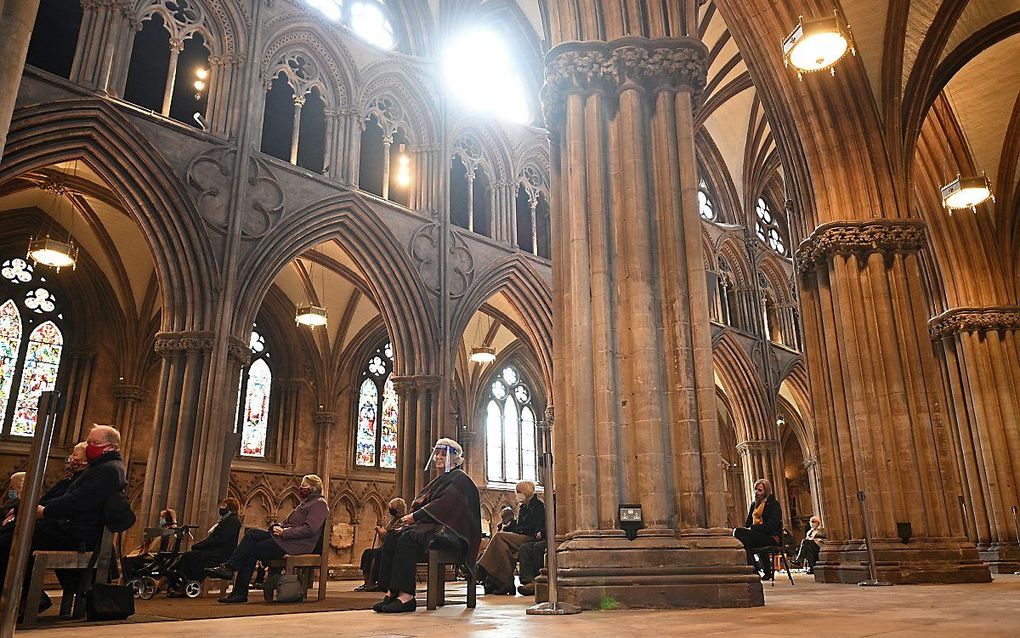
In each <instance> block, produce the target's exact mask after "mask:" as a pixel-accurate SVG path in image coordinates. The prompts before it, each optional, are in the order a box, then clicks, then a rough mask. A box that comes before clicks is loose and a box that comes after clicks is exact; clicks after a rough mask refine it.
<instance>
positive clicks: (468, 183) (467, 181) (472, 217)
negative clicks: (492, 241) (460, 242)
mask: <svg viewBox="0 0 1020 638" xmlns="http://www.w3.org/2000/svg"><path fill="white" fill-rule="evenodd" d="M489 195H490V193H489V175H488V173H486V171H485V167H484V166H483V165H482V151H481V148H480V147H479V146H478V144H477V143H476V142H475V141H474V140H472V139H470V138H463V139H461V140H459V141H458V142H457V144H456V145H455V150H454V155H453V158H452V159H451V163H450V221H451V222H452V223H453V224H455V225H457V226H460V227H461V228H467V229H468V230H470V231H471V232H475V233H478V234H479V235H485V236H486V237H488V236H490V232H491V231H490V229H489V226H490V225H489Z"/></svg>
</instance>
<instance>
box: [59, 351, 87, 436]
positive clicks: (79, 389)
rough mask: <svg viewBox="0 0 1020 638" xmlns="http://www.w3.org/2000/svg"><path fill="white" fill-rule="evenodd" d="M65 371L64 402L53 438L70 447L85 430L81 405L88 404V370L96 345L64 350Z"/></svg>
mask: <svg viewBox="0 0 1020 638" xmlns="http://www.w3.org/2000/svg"><path fill="white" fill-rule="evenodd" d="M64 356H65V357H67V359H68V362H67V370H66V372H65V373H64V375H65V380H66V381H65V383H63V384H62V386H63V387H64V388H66V390H64V393H65V395H66V397H67V404H66V405H65V406H64V413H63V415H62V416H61V421H60V428H59V429H58V430H57V439H56V440H58V441H62V442H63V444H64V445H68V446H74V445H76V444H77V443H78V442H79V441H84V440H85V436H86V434H87V432H86V431H85V427H84V423H83V421H84V419H85V406H86V405H88V400H89V391H90V389H91V387H92V373H93V372H94V370H95V365H96V347H95V346H93V345H89V344H83V345H73V346H70V347H68V348H67V349H66V350H65V355H64Z"/></svg>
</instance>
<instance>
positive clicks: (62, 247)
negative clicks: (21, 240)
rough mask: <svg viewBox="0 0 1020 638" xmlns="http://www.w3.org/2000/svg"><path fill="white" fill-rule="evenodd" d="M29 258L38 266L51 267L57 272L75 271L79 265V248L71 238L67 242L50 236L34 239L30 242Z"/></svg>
mask: <svg viewBox="0 0 1020 638" xmlns="http://www.w3.org/2000/svg"><path fill="white" fill-rule="evenodd" d="M28 258H29V259H31V260H32V262H33V263H34V264H36V265H39V264H42V265H44V266H50V267H51V268H55V269H56V270H57V272H60V269H61V268H68V267H70V268H71V270H74V269H75V267H76V266H77V265H78V247H77V246H75V245H74V242H73V241H72V240H71V238H70V237H68V239H67V241H66V242H63V241H58V240H56V239H53V238H52V237H50V236H49V235H46V236H45V237H43V238H41V239H36V238H35V237H32V238H30V239H29V241H28Z"/></svg>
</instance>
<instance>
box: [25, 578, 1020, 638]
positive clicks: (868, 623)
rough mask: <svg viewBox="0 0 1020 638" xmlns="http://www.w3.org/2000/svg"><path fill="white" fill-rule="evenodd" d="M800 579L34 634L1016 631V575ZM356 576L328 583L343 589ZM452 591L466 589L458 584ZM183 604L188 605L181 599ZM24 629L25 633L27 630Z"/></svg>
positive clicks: (586, 635) (587, 636)
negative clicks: (613, 606) (699, 606)
mask: <svg viewBox="0 0 1020 638" xmlns="http://www.w3.org/2000/svg"><path fill="white" fill-rule="evenodd" d="M795 578H796V580H797V586H796V587H795V588H793V587H791V586H790V583H789V581H782V582H780V581H778V580H777V583H776V585H775V587H774V588H773V587H769V586H768V585H766V587H765V600H766V606H765V607H764V608H758V609H719V610H694V611H601V612H585V613H583V614H580V615H577V616H566V617H558V618H554V617H539V616H527V615H525V613H524V610H525V608H526V607H527V605H528V602H529V601H530V599H525V598H523V597H520V596H517V597H514V598H510V597H504V596H499V597H495V596H484V597H483V596H479V598H478V608H477V609H475V610H474V611H469V610H466V609H465V608H464V607H463V606H460V605H449V606H447V607H445V608H442V609H440V610H439V611H435V612H428V611H425V610H424V608H422V609H420V610H419V611H418V612H416V613H414V614H401V615H395V616H394V615H382V614H376V613H373V612H371V611H347V612H324V613H317V614H291V615H286V616H261V617H257V618H231V619H217V620H192V621H178V622H159V623H145V624H127V625H116V626H102V627H88V628H81V627H76V628H66V629H41V630H36V631H33V632H31V635H32V636H33V638H36V637H39V638H41V637H43V636H49V635H51V634H52V635H53V636H59V637H63V638H72V637H74V638H79V637H80V638H92V637H95V638H116V637H120V636H132V637H133V636H142V635H146V636H169V635H176V636H211V637H215V638H226V637H233V636H236V637H238V638H251V637H252V636H267V635H268V636H273V635H277V636H282V635H292V636H352V637H353V636H359V637H364V638H407V637H410V636H479V637H481V636H491V637H493V638H495V637H497V636H498V637H499V638H514V637H517V636H521V637H525V636H527V637H528V638H559V637H564V638H595V637H597V636H620V635H626V636H640V635H647V636H677V635H696V636H698V637H699V638H701V637H705V636H741V635H765V636H802V635H816V636H825V637H829V636H879V635H881V636H924V637H925V638H930V637H931V636H939V637H941V636H982V637H983V636H1020V576H996V578H995V581H994V582H992V583H990V584H980V585H931V586H920V585H906V586H897V587H882V588H870V589H865V588H861V587H857V586H855V585H819V584H816V583H815V582H814V581H813V580H812V579H811V577H810V576H805V575H801V574H796V575H795ZM352 584H353V583H331V589H332V588H345V589H346V588H349V587H350V586H351V585H352ZM451 593H452V594H453V595H454V596H455V597H456V596H457V594H460V595H462V594H463V587H461V588H460V591H458V590H457V588H456V587H454V588H452V591H451ZM180 604H186V601H183V602H182V603H180ZM25 633H26V634H27V633H28V632H25Z"/></svg>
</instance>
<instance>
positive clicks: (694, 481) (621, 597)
mask: <svg viewBox="0 0 1020 638" xmlns="http://www.w3.org/2000/svg"><path fill="white" fill-rule="evenodd" d="M707 55H708V52H707V50H706V49H705V46H704V45H703V44H702V43H700V42H698V41H697V40H694V39H689V38H661V39H652V40H650V39H646V38H638V37H626V38H621V39H619V40H614V41H612V42H608V43H606V42H566V43H564V44H561V45H559V46H557V47H555V48H553V49H552V50H551V51H550V52H549V54H548V55H547V56H546V85H545V88H544V89H543V92H544V95H543V101H544V104H545V107H546V109H547V115H546V121H547V122H548V123H549V125H550V128H551V130H553V136H552V139H553V167H554V170H553V173H554V175H553V193H554V196H555V198H556V201H555V202H554V206H553V207H554V214H553V218H554V219H556V224H557V226H556V228H554V232H553V261H554V263H555V264H557V268H556V269H555V272H554V285H553V297H554V303H555V310H554V318H555V325H554V337H553V338H554V369H555V374H554V377H555V378H554V401H555V405H556V415H557V426H556V428H554V433H555V435H556V440H555V442H554V445H555V447H556V454H557V457H558V463H557V465H556V468H557V475H556V482H557V485H558V487H559V490H560V493H561V495H563V496H566V495H569V498H563V499H562V500H561V506H560V508H558V509H562V510H564V512H562V513H558V518H560V520H561V524H562V526H561V527H560V529H561V530H562V531H563V532H565V534H566V537H565V538H566V542H565V543H563V545H561V546H560V558H559V566H560V568H559V596H560V600H563V601H566V602H570V603H573V604H578V605H581V606H583V607H587V608H597V607H598V606H599V605H600V604H601V602H602V601H603V600H604V599H606V598H607V597H611V598H613V599H615V600H616V601H617V603H618V604H620V605H621V606H623V607H722V606H725V607H731V606H751V605H761V604H763V598H762V589H761V583H760V581H759V580H758V578H757V576H756V575H755V574H754V572H753V571H752V570H751V568H750V567H748V566H747V565H746V564H745V558H744V553H743V551H742V550H741V547H740V544H739V543H737V541H736V540H735V539H733V538H732V536H731V535H730V531H731V530H729V529H725V525H726V521H727V511H726V496H725V493H724V476H723V472H724V470H723V459H722V455H721V450H720V441H719V431H718V427H717V423H716V414H715V388H714V380H713V375H712V351H711V336H710V333H711V327H710V325H709V318H708V295H707V291H706V289H705V268H704V258H703V255H702V244H701V221H700V216H699V214H698V206H697V175H696V172H697V171H696V162H695V157H694V119H693V109H694V101H695V99H696V98H697V93H698V91H700V90H701V88H702V87H703V86H704V83H705V72H706V71H705V70H706V60H707ZM621 503H640V504H641V506H642V509H643V518H644V524H645V529H643V530H641V532H639V534H638V537H637V539H636V540H634V541H629V540H627V539H626V536H625V534H624V532H623V531H622V530H620V529H618V528H617V516H618V506H619V505H620V504H621Z"/></svg>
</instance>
